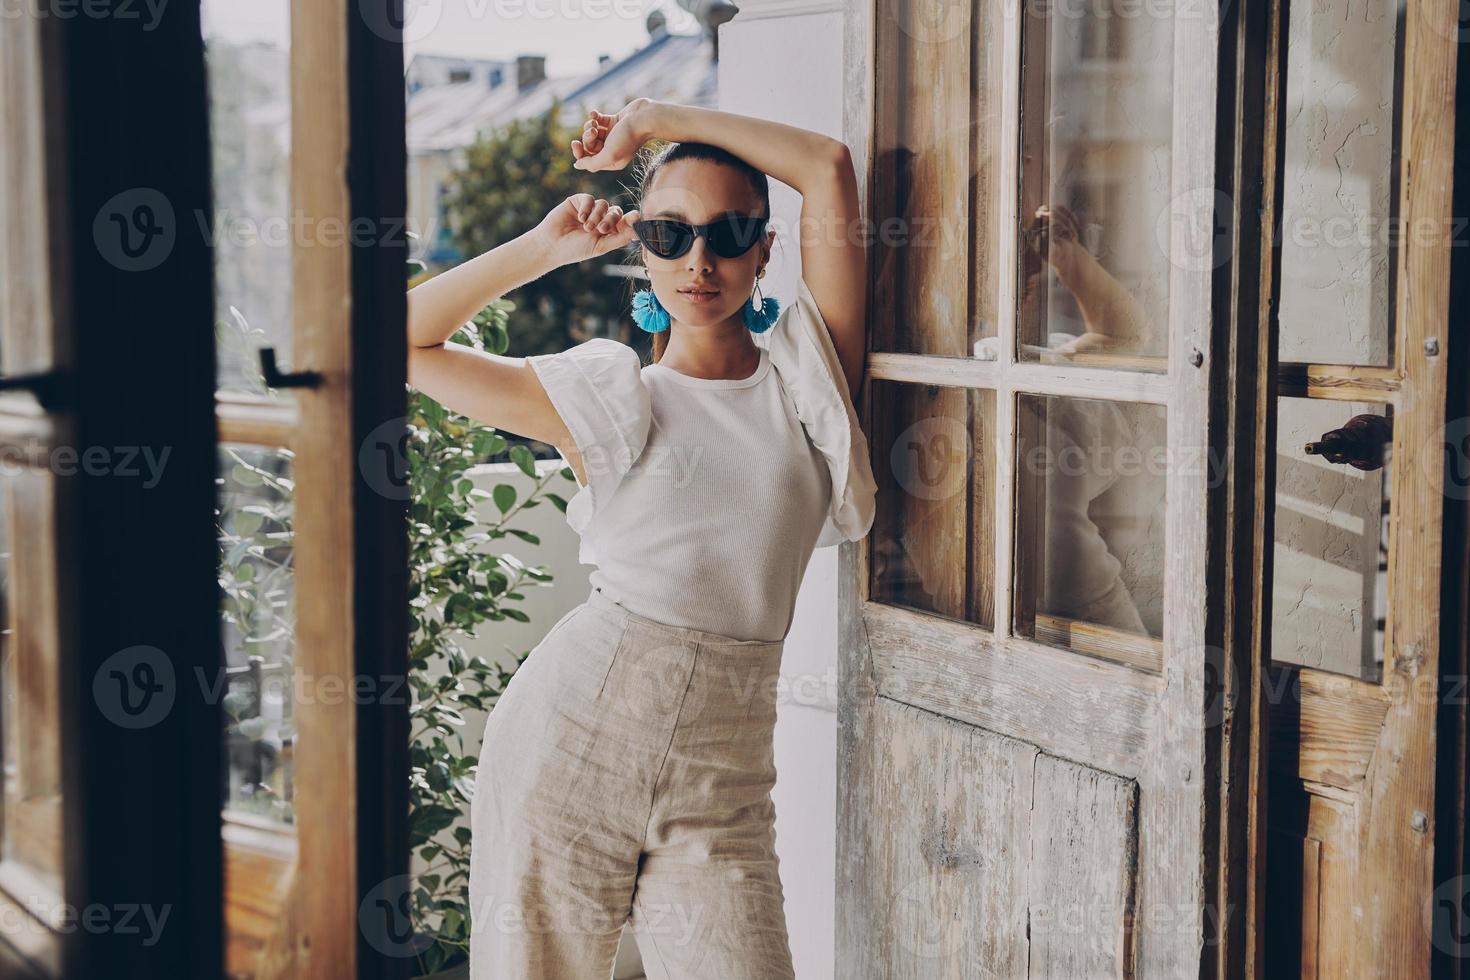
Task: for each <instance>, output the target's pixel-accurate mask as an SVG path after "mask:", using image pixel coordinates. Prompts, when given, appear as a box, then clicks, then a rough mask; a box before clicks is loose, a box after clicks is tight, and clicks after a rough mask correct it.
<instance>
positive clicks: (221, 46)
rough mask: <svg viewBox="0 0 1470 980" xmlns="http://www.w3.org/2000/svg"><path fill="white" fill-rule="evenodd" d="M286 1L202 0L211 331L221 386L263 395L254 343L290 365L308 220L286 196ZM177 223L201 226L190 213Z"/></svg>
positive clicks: (184, 228)
mask: <svg viewBox="0 0 1470 980" xmlns="http://www.w3.org/2000/svg"><path fill="white" fill-rule="evenodd" d="M290 11H291V8H290V4H289V3H287V2H285V0H267V2H252V3H249V4H238V3H230V2H228V0H206V2H205V3H204V4H203V8H202V16H203V22H204V46H205V65H206V69H207V72H208V86H209V133H210V137H209V138H210V143H211V166H212V168H213V175H212V178H213V179H212V189H213V194H214V214H213V218H214V227H213V230H212V234H213V240H214V242H215V248H214V279H215V315H214V325H215V335H216V338H217V349H218V352H219V353H218V358H217V370H218V372H219V382H218V383H219V389H220V390H221V391H222V392H230V393H245V394H255V395H265V394H268V393H270V392H269V389H267V388H266V387H265V386H264V384H263V383H262V382H261V380H260V369H259V353H258V352H259V349H260V348H261V347H274V348H275V349H276V352H277V354H278V355H279V358H280V362H281V366H282V368H283V369H285V368H287V367H290V365H291V361H290V352H291V254H292V248H293V242H294V241H295V240H296V238H297V237H298V236H300V235H308V236H309V235H311V234H313V228H312V226H311V225H310V224H304V223H302V222H298V221H294V220H292V219H293V212H292V210H291V204H290V191H291V187H290V176H291V89H290V83H291V66H290V61H291V49H290ZM180 221H181V222H182V224H181V232H183V231H187V232H189V233H193V234H205V231H204V230H203V229H202V228H200V227H199V221H198V220H197V216H194V215H189V216H187V217H185V216H180Z"/></svg>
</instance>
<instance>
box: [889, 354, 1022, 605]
mask: <svg viewBox="0 0 1470 980" xmlns="http://www.w3.org/2000/svg"><path fill="white" fill-rule="evenodd" d="M871 397H872V398H873V412H872V419H873V422H872V435H871V437H870V445H871V446H872V447H873V472H874V476H875V477H876V478H877V482H878V513H877V515H876V517H875V518H874V521H873V531H872V534H871V535H870V538H869V540H870V541H871V543H872V544H871V547H872V550H871V552H870V572H871V580H870V585H869V592H870V596H871V598H872V599H873V600H874V601H876V602H886V603H890V604H892V605H899V606H907V607H909V608H912V609H918V610H921V611H923V612H930V613H937V614H939V615H941V616H948V617H951V618H953V619H959V620H964V621H966V622H971V623H977V624H979V625H981V626H985V627H987V628H988V627H990V626H992V625H993V623H994V621H995V614H994V605H995V595H994V581H995V547H994V530H995V460H994V458H993V456H992V455H991V452H992V450H991V448H990V447H992V446H994V445H995V439H994V425H995V423H994V419H995V392H993V391H983V390H979V389H967V388H953V387H946V386H942V385H927V384H901V383H898V382H893V381H875V382H873V386H872V396H871Z"/></svg>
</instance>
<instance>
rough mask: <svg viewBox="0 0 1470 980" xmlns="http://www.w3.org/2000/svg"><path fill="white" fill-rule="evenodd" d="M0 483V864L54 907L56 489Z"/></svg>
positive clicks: (58, 882) (58, 871) (59, 868)
mask: <svg viewBox="0 0 1470 980" xmlns="http://www.w3.org/2000/svg"><path fill="white" fill-rule="evenodd" d="M3 486H4V492H3V494H0V506H3V509H4V510H3V513H0V535H3V540H0V601H3V602H4V604H5V609H4V617H5V618H4V622H5V632H4V634H3V636H0V656H3V671H0V690H3V693H4V705H3V709H0V718H3V729H0V739H3V742H4V756H5V804H4V806H5V810H4V833H3V838H4V848H3V860H4V862H5V863H6V864H11V863H14V864H15V865H20V866H22V867H24V869H25V871H27V872H29V874H30V876H31V878H32V880H33V881H34V882H35V883H36V884H37V885H38V886H39V887H41V888H44V889H45V890H46V891H47V892H49V893H50V897H49V898H46V899H45V901H46V902H47V903H49V904H50V905H51V907H53V908H54V907H55V903H56V902H58V901H60V896H62V895H63V894H64V892H63V890H62V883H63V880H64V875H63V868H64V866H63V861H62V847H61V843H62V807H61V800H62V797H61V773H62V771H61V689H60V675H59V663H58V656H59V650H58V648H57V644H58V642H59V637H58V636H57V635H56V632H55V627H56V624H57V621H58V620H57V616H58V612H59V610H58V608H57V595H56V578H55V568H56V566H55V556H56V551H55V548H56V521H55V514H56V509H55V505H54V493H55V487H54V482H53V479H52V477H51V474H50V473H47V472H44V471H41V470H32V469H22V470H18V471H16V472H12V473H11V474H8V475H7V477H6V478H5V480H4V481H3ZM35 897H36V899H37V900H41V899H42V896H40V895H37V896H35Z"/></svg>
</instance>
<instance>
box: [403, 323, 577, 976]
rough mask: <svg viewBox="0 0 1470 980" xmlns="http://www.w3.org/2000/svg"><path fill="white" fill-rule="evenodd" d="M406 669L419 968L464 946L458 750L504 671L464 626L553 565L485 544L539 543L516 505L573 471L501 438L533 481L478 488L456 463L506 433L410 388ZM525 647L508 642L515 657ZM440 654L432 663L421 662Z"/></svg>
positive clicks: (475, 341)
mask: <svg viewBox="0 0 1470 980" xmlns="http://www.w3.org/2000/svg"><path fill="white" fill-rule="evenodd" d="M513 306H514V304H512V303H510V302H508V301H505V300H498V301H496V302H495V303H492V304H491V305H490V306H488V307H486V308H485V309H484V310H482V311H481V312H480V313H479V314H477V315H476V316H475V318H474V320H473V322H472V323H470V324H467V325H466V326H465V328H462V329H461V331H460V332H459V333H457V334H456V335H455V337H454V339H455V340H457V341H459V342H461V343H466V344H468V345H470V346H473V347H475V348H477V349H481V350H489V351H491V352H492V353H504V352H505V350H506V349H507V348H508V347H509V340H508V336H507V333H506V323H507V320H508V317H509V314H510V311H511V309H513ZM409 419H410V426H409V428H410V434H409V439H408V464H409V466H408V473H409V485H410V487H411V496H410V505H409V561H410V571H409V606H410V612H411V623H410V634H409V679H410V683H411V684H412V686H413V689H414V704H413V707H412V708H411V709H410V726H411V727H410V731H411V746H410V765H411V766H412V776H411V780H410V786H409V827H410V834H411V837H410V845H411V846H412V847H414V848H417V849H418V854H419V857H420V858H422V859H423V860H424V861H425V867H424V869H423V870H422V871H420V872H419V874H418V879H417V881H416V882H415V887H414V892H413V904H412V917H413V922H414V928H415V930H416V931H417V932H418V933H419V934H420V935H423V936H425V937H429V938H431V939H432V945H429V946H427V948H426V949H425V950H424V951H423V952H422V953H421V954H420V957H419V959H420V969H421V971H422V972H424V973H432V972H434V971H435V970H439V969H443V968H445V967H448V966H453V965H455V964H456V963H458V962H459V961H460V960H462V959H463V958H464V957H465V956H467V955H468V951H469V934H470V933H469V930H470V922H469V896H468V888H469V867H470V830H469V828H468V827H465V826H457V827H453V830H452V831H450V832H449V834H448V835H447V837H446V835H445V834H444V832H445V831H449V829H450V828H451V826H452V825H453V824H454V823H455V821H456V820H458V819H459V817H460V816H462V815H463V814H465V813H467V812H468V810H469V804H470V800H471V797H472V795H473V791H474V775H475V767H476V765H477V763H478V758H477V757H476V756H474V755H470V754H468V753H467V752H466V751H465V747H464V737H463V728H464V724H465V720H464V709H465V708H475V709H480V710H487V709H490V708H491V707H492V706H493V704H494V701H495V700H496V699H498V697H499V696H500V693H501V692H502V691H504V690H505V685H506V683H507V682H508V681H509V680H510V678H511V675H512V674H513V673H514V667H513V668H512V669H510V670H506V669H504V668H502V667H500V666H496V665H492V664H490V663H487V662H486V661H485V660H484V659H483V658H481V657H471V656H467V655H466V654H465V651H464V650H463V648H462V646H461V641H462V640H463V639H464V638H467V637H472V636H474V635H475V630H476V628H477V627H478V626H479V625H480V624H482V623H485V622H499V621H503V620H506V619H512V620H515V621H517V622H522V623H524V622H528V621H529V617H528V616H527V615H526V614H525V612H523V611H522V610H521V609H519V608H517V606H516V604H517V603H519V602H521V601H522V600H524V599H525V593H524V591H522V590H524V589H526V588H546V587H547V586H548V585H550V583H551V581H552V579H553V576H552V575H551V574H550V573H548V572H547V571H546V570H545V569H543V568H541V567H537V566H529V565H526V564H525V563H524V562H522V561H521V560H520V559H519V558H517V557H515V556H514V555H510V554H503V553H500V552H498V551H497V550H496V549H495V547H494V545H495V543H496V542H498V541H503V540H505V539H506V538H507V537H514V538H517V539H518V540H520V541H523V542H526V543H527V544H532V545H539V544H540V543H541V540H540V538H538V537H537V536H536V535H535V534H532V533H531V532H529V531H526V530H524V529H521V528H517V527H514V526H512V522H513V521H514V520H515V519H516V517H517V516H519V515H520V514H521V513H522V512H523V511H526V510H530V509H531V508H534V507H539V506H541V504H542V503H544V502H545V501H548V500H549V501H551V503H552V504H553V505H554V506H556V507H557V508H558V509H560V510H561V511H562V512H563V513H565V511H566V507H567V501H566V499H565V498H564V497H562V496H561V495H560V494H558V493H555V492H553V491H552V490H551V489H549V488H548V487H549V484H551V483H552V481H554V480H557V479H562V480H572V479H573V477H572V473H571V470H570V469H567V468H565V467H564V468H562V469H560V470H557V471H550V472H547V473H546V474H544V475H541V474H538V473H537V472H536V461H535V458H534V457H533V456H532V455H531V451H530V450H529V449H527V448H526V447H525V446H523V445H515V446H511V447H510V449H509V452H510V459H511V460H512V461H513V462H514V463H515V464H516V466H518V467H519V468H520V470H521V472H522V473H524V474H526V476H527V477H529V478H531V479H532V480H534V481H535V483H534V485H533V487H532V488H531V490H530V492H529V493H527V494H526V495H525V496H521V495H520V494H519V493H518V492H517V490H516V487H515V486H514V485H512V484H509V483H501V484H497V485H496V486H495V487H494V489H493V490H491V491H489V492H486V491H484V490H481V489H478V488H477V487H475V485H474V483H473V481H472V480H470V479H469V478H468V477H466V476H465V471H466V470H467V469H468V468H469V467H471V466H473V465H476V464H477V463H479V462H481V461H483V460H485V459H487V458H492V457H496V456H499V455H500V454H501V453H504V452H505V451H506V448H507V443H506V440H505V437H504V436H502V435H500V434H499V433H497V432H495V431H494V430H493V429H489V428H486V427H484V426H480V425H478V424H476V423H474V422H472V421H470V420H468V419H465V418H463V417H462V416H457V415H454V414H453V413H451V412H449V411H448V410H447V409H445V408H444V407H443V406H442V405H440V404H439V403H438V402H436V401H434V400H433V399H432V398H429V397H428V396H427V395H424V394H422V393H420V392H413V393H412V394H411V397H410V399H409ZM486 500H489V501H490V502H492V503H493V504H494V509H495V516H494V517H492V518H491V519H489V520H483V519H481V518H479V517H477V516H476V514H475V508H476V507H477V506H479V505H480V504H481V503H482V502H484V501H486ZM528 652H529V651H524V652H521V653H518V654H516V663H515V667H518V666H519V665H520V663H522V662H523V661H524V659H525V656H526V654H527V653H528ZM436 661H438V662H441V663H442V664H443V665H444V668H443V669H442V670H434V669H431V668H432V667H433V665H434V663H435V662H436Z"/></svg>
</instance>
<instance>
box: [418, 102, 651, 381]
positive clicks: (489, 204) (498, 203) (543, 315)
mask: <svg viewBox="0 0 1470 980" xmlns="http://www.w3.org/2000/svg"><path fill="white" fill-rule="evenodd" d="M561 111H562V107H561V104H560V103H559V102H558V103H556V104H554V105H553V106H552V108H551V109H550V110H548V111H547V112H546V113H544V114H543V115H541V116H537V117H534V118H531V119H525V120H518V121H515V122H512V123H510V124H509V125H507V126H505V127H503V128H501V129H498V130H496V131H495V132H493V133H489V134H485V135H482V136H481V137H480V139H479V140H477V141H476V142H475V143H474V144H472V145H471V146H469V147H468V148H467V149H466V151H465V159H464V163H463V165H462V166H461V167H460V168H459V169H458V170H457V171H455V172H454V173H453V174H452V175H451V176H450V178H449V180H448V181H447V182H446V188H445V192H446V207H447V210H448V213H449V216H450V222H451V224H452V225H453V229H454V230H453V237H454V243H455V245H456V247H458V248H459V250H460V251H461V252H462V253H463V254H465V255H467V256H475V255H479V254H481V253H483V252H486V251H488V250H490V249H492V248H494V247H496V246H497V245H501V244H503V243H505V242H508V241H510V240H511V239H513V238H515V237H516V236H517V235H520V234H522V233H524V232H526V231H528V230H529V229H531V228H533V227H535V226H536V225H537V224H538V223H539V222H540V221H541V219H542V218H544V217H546V214H547V212H549V211H550V210H551V209H552V208H554V207H555V206H556V205H558V204H560V203H561V202H562V201H564V200H566V199H567V198H568V197H571V196H572V195H573V194H578V193H584V192H585V193H588V194H591V195H593V196H594V197H600V198H605V199H606V200H608V201H610V202H612V203H613V204H617V205H619V206H620V207H622V208H624V209H628V208H631V207H632V206H633V203H634V197H635V195H634V193H633V191H634V188H633V187H632V184H631V180H630V178H629V176H628V175H627V174H626V173H624V172H621V171H598V172H595V173H584V172H582V171H580V170H574V169H573V168H572V162H573V157H572V149H571V143H572V140H573V139H574V138H576V137H577V136H578V135H580V130H573V129H569V128H567V127H565V126H563V125H562V123H561V121H560V120H561ZM623 255H624V253H623V252H622V251H613V252H610V253H608V254H607V255H604V256H601V257H599V258H597V259H593V260H591V261H589V262H583V263H579V264H577V265H569V266H562V267H561V268H559V269H556V270H554V271H552V272H550V273H548V274H547V275H545V276H542V277H541V278H540V279H537V280H536V281H535V282H531V283H527V284H526V285H524V286H522V287H520V288H519V289H516V290H514V291H512V292H510V293H508V294H507V297H508V298H510V299H512V300H514V301H515V304H516V317H515V322H514V324H513V330H514V336H513V338H512V348H513V350H514V352H515V353H516V354H517V355H518V356H524V355H530V354H544V353H551V352H554V351H560V350H565V349H567V348H568V347H570V346H572V345H574V344H578V343H581V342H582V341H584V340H587V339H589V338H591V337H597V336H604V337H613V338H615V339H619V340H623V341H624V342H627V341H628V340H630V339H631V336H632V320H631V318H630V317H629V314H628V302H629V299H630V297H631V292H630V290H629V287H628V281H627V280H626V279H625V278H623V277H622V276H611V275H605V274H604V273H603V272H602V267H603V266H607V265H617V264H619V263H620V262H622V261H623Z"/></svg>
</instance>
